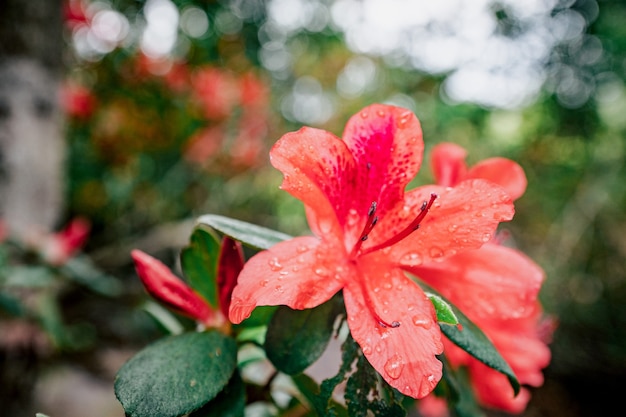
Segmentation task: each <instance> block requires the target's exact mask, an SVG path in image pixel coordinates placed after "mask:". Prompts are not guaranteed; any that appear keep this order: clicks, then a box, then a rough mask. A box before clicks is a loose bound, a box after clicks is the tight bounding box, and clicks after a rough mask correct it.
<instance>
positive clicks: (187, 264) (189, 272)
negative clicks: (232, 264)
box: [180, 227, 220, 309]
mask: <svg viewBox="0 0 626 417" xmlns="http://www.w3.org/2000/svg"><path fill="white" fill-rule="evenodd" d="M219 254H220V241H219V239H218V238H217V237H216V236H215V234H214V233H212V231H210V230H206V229H205V228H203V227H196V228H195V229H194V231H193V233H192V235H191V238H190V243H189V245H187V246H186V247H184V248H183V249H182V251H181V253H180V261H181V264H182V269H183V273H184V274H185V277H187V279H188V280H189V283H190V285H191V287H193V288H194V289H195V290H196V291H198V292H199V293H200V294H201V295H202V296H203V297H204V298H205V299H206V300H207V301H208V302H209V304H211V306H212V307H213V308H214V309H217V308H219V299H218V292H217V282H216V279H217V264H218V261H219Z"/></svg>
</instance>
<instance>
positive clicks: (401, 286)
mask: <svg viewBox="0 0 626 417" xmlns="http://www.w3.org/2000/svg"><path fill="white" fill-rule="evenodd" d="M390 268H391V266H390V265H388V264H387V265H386V267H384V266H383V265H381V264H380V263H377V262H371V263H364V264H363V265H361V268H360V273H361V274H362V277H361V278H360V279H362V280H363V282H365V283H366V284H361V285H360V284H359V283H358V281H356V280H352V281H351V282H350V283H349V284H348V285H347V287H346V288H345V289H344V299H345V305H346V311H347V314H348V326H349V328H350V333H351V334H352V337H353V338H354V340H356V341H357V343H358V344H359V345H360V346H361V349H362V351H363V354H364V355H365V357H366V358H367V360H368V361H369V362H370V363H371V364H372V366H373V367H374V369H376V370H377V371H378V372H379V373H380V374H381V375H382V376H383V378H384V379H385V380H386V381H387V382H388V383H389V384H390V385H391V386H392V387H394V388H396V389H398V390H399V391H400V392H402V393H403V394H405V395H408V396H411V397H413V398H422V397H424V396H426V395H427V394H428V393H430V392H431V391H432V390H433V389H434V387H435V386H436V385H437V383H438V382H439V380H440V379H441V372H442V365H441V362H439V360H437V358H436V355H439V354H441V352H442V351H443V344H442V342H441V333H440V330H439V327H438V325H437V319H436V313H435V310H434V308H433V305H432V303H431V302H430V300H429V299H428V297H427V296H426V295H425V294H424V292H423V291H422V290H421V289H420V288H419V287H418V286H417V285H415V283H413V282H412V281H411V280H409V279H408V278H407V277H406V276H405V275H404V274H403V273H402V272H401V271H400V270H398V269H390ZM377 316H378V317H377ZM379 319H382V320H384V321H385V322H387V323H389V324H391V323H393V322H396V323H394V325H396V326H397V327H392V326H383V325H381V323H380V322H379Z"/></svg>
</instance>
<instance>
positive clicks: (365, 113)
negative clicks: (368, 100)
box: [361, 111, 369, 119]
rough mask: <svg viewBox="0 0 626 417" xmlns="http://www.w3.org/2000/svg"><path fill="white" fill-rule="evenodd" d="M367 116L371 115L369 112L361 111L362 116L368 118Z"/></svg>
mask: <svg viewBox="0 0 626 417" xmlns="http://www.w3.org/2000/svg"><path fill="white" fill-rule="evenodd" d="M367 116H369V114H368V113H367V112H366V111H362V112H361V117H362V118H363V119H367Z"/></svg>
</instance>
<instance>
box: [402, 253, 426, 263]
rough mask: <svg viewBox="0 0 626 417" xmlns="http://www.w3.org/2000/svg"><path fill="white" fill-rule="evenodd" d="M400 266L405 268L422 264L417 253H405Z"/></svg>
mask: <svg viewBox="0 0 626 417" xmlns="http://www.w3.org/2000/svg"><path fill="white" fill-rule="evenodd" d="M402 264H404V265H406V266H419V265H421V264H422V257H421V256H420V254H419V253H417V252H410V253H407V254H406V255H404V256H403V257H402Z"/></svg>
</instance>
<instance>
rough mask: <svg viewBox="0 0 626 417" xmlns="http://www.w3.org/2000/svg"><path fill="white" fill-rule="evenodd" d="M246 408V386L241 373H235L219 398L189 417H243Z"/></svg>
mask: <svg viewBox="0 0 626 417" xmlns="http://www.w3.org/2000/svg"><path fill="white" fill-rule="evenodd" d="M245 406H246V390H245V385H244V383H243V381H242V379H241V376H240V375H239V372H235V373H233V377H232V378H231V379H230V381H229V382H228V385H226V387H225V388H224V389H223V390H222V392H220V393H219V394H218V395H217V397H215V398H214V399H212V400H211V401H209V402H208V403H206V404H205V405H204V406H203V407H202V408H201V409H199V410H197V411H194V412H193V413H191V414H189V417H243V415H244V409H245Z"/></svg>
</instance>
